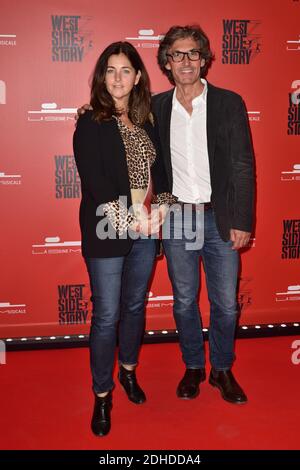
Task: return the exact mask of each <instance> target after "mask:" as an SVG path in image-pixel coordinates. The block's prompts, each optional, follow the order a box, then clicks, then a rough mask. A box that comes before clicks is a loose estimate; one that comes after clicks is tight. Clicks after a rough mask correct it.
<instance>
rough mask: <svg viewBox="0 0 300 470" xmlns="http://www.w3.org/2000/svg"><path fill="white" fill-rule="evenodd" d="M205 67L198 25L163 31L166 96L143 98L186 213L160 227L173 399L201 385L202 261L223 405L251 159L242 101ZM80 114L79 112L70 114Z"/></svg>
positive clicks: (238, 400)
mask: <svg viewBox="0 0 300 470" xmlns="http://www.w3.org/2000/svg"><path fill="white" fill-rule="evenodd" d="M212 59H213V55H212V52H211V50H210V46H209V40H208V38H207V36H206V35H205V33H204V32H203V31H202V30H201V28H199V27H198V26H173V27H171V28H170V29H169V31H168V32H167V34H166V35H165V36H164V38H163V39H162V41H161V43H160V46H159V49H158V64H159V66H160V68H161V70H162V72H163V73H164V74H166V75H167V77H168V78H169V80H170V82H171V83H172V84H173V85H175V88H173V89H172V90H170V91H167V92H164V93H160V94H158V95H156V96H154V97H153V112H154V114H155V115H156V119H157V123H158V129H159V134H160V139H161V147H162V154H163V158H164V162H165V167H166V171H167V175H168V180H169V187H170V191H171V192H172V194H173V195H174V196H175V198H176V200H177V204H176V205H177V206H178V205H179V206H180V207H181V208H182V211H183V215H185V209H186V208H188V209H189V211H186V212H188V213H189V214H192V217H189V216H187V217H185V216H183V217H182V218H181V219H180V218H178V217H174V219H173V221H172V220H171V221H170V225H171V226H172V227H171V228H172V230H171V234H172V235H173V237H171V238H168V237H166V238H165V239H164V240H163V244H164V251H165V255H166V258H167V265H168V272H169V276H170V280H171V283H172V288H173V294H174V318H175V322H176V326H177V330H178V336H179V343H180V348H181V351H182V357H183V361H184V363H185V366H186V371H185V374H184V376H183V378H182V380H181V381H180V382H179V385H178V387H177V392H176V393H177V396H178V397H179V398H183V399H193V398H196V397H197V396H198V395H199V392H200V389H199V385H200V382H202V381H204V380H205V378H206V374H205V356H204V342H203V334H202V325H201V318H200V312H199V307H198V291H199V262H200V258H202V261H203V265H204V269H205V275H206V284H207V289H208V297H209V301H210V327H209V347H210V362H211V365H212V369H211V372H210V377H209V383H210V384H211V385H213V386H214V387H217V388H218V389H219V390H220V392H221V395H222V397H223V398H224V400H226V401H229V402H231V403H235V404H242V403H246V402H247V397H246V395H245V393H244V392H243V390H242V388H241V387H240V385H239V384H238V383H237V381H236V380H235V378H234V376H233V373H232V371H231V367H232V364H233V361H234V359H235V355H234V333H235V328H236V320H237V303H236V289H237V277H238V269H239V254H238V250H239V249H240V248H243V247H245V246H246V245H247V244H248V242H249V238H250V234H251V230H252V221H253V193H254V175H253V152H252V145H251V137H250V132H249V126H248V120H247V113H246V110H245V106H244V104H243V101H242V98H241V97H240V96H239V95H237V94H236V93H233V92H231V91H228V90H224V89H221V88H217V87H214V86H213V85H211V84H209V83H208V82H207V81H206V80H205V79H204V77H205V76H206V74H207V71H208V68H209V66H210V65H211V62H212ZM88 108H89V105H86V106H84V107H82V108H80V110H78V114H81V113H82V112H84V109H88ZM199 211H201V212H202V211H203V212H204V214H203V219H204V223H199V220H200V221H201V218H199V217H197V213H198V212H199ZM191 224H192V229H193V231H194V232H195V239H197V238H201V236H202V234H203V237H204V240H203V246H202V248H198V249H196V247H195V249H192V250H190V249H186V248H187V240H186V233H187V232H188V231H189V230H190V229H191V227H190V225H191ZM177 225H178V226H177ZM179 232H180V235H181V236H180V237H178V234H179ZM200 232H201V236H200V237H199V236H198V235H199V234H200ZM203 232H204V233H203ZM189 242H191V240H189Z"/></svg>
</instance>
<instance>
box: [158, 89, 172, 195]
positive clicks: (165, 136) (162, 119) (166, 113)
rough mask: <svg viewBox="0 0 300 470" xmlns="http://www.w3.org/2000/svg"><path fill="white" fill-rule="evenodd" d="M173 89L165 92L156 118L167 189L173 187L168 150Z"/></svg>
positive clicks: (169, 149)
mask: <svg viewBox="0 0 300 470" xmlns="http://www.w3.org/2000/svg"><path fill="white" fill-rule="evenodd" d="M173 93H174V89H173V90H170V92H167V93H166V95H165V96H164V99H163V100H162V102H161V104H160V109H159V114H158V116H157V118H158V124H159V136H160V142H161V146H162V154H163V158H164V160H165V167H166V172H167V177H168V183H169V187H170V188H172V186H173V174H172V162H171V148H170V143H171V142H170V130H171V114H172V99H173Z"/></svg>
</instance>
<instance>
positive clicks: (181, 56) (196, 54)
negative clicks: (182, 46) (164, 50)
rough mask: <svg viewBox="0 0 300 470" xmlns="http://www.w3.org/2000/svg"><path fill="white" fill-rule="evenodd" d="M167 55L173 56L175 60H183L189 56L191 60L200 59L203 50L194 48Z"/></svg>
mask: <svg viewBox="0 0 300 470" xmlns="http://www.w3.org/2000/svg"><path fill="white" fill-rule="evenodd" d="M166 55H167V57H171V59H172V61H173V62H182V61H183V60H184V57H185V56H187V57H188V59H189V60H200V57H201V51H198V50H197V49H192V50H191V51H188V52H181V51H175V52H173V54H166Z"/></svg>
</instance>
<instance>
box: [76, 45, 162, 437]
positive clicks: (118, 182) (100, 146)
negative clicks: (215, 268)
mask: <svg viewBox="0 0 300 470" xmlns="http://www.w3.org/2000/svg"><path fill="white" fill-rule="evenodd" d="M90 104H91V106H92V110H89V111H86V112H85V113H84V115H82V116H81V117H80V118H79V120H78V123H77V127H76V131H75V133H74V155H75V159H76V164H77V168H78V172H79V175H80V179H81V187H82V201H81V206H80V228H81V234H82V254H83V256H84V258H85V262H86V265H87V270H88V273H89V278H90V286H91V292H92V302H93V315H92V322H91V332H90V361H91V372H92V378H93V391H94V394H95V405H94V412H93V417H92V423H91V427H92V431H93V432H94V434H95V435H97V436H104V435H106V434H107V433H108V432H109V430H110V421H111V420H110V411H111V407H112V389H113V387H114V382H113V365H114V355H115V348H116V341H117V327H119V374H118V379H119V381H120V383H121V385H122V386H123V388H124V389H125V391H126V393H127V395H128V398H129V400H131V401H132V402H134V403H136V404H141V403H143V402H144V401H145V400H146V396H145V394H144V392H143V390H142V389H141V387H140V386H139V385H138V383H137V379H136V374H135V367H136V365H137V360H138V352H139V347H140V343H141V340H142V336H143V331H144V304H145V296H146V292H147V285H148V281H149V278H150V275H151V272H152V267H153V263H154V259H155V254H156V240H155V239H154V238H149V236H150V235H151V233H157V232H158V230H159V226H160V224H161V223H162V222H163V219H164V216H165V214H166V207H167V206H166V204H165V203H166V202H167V201H168V198H169V195H168V193H167V191H168V186H167V180H166V175H165V169H164V165H163V162H162V161H161V159H160V157H159V152H158V148H159V143H158V139H157V135H156V129H155V126H154V123H153V116H152V115H151V112H150V89H149V77H148V74H147V71H146V69H145V66H144V64H143V62H142V60H141V58H140V56H139V54H138V52H137V51H136V49H135V48H134V47H133V46H132V45H131V44H130V43H128V42H116V43H113V44H111V45H109V46H108V47H107V48H106V49H105V50H104V51H103V52H102V54H101V55H100V57H99V59H98V61H97V64H96V67H95V70H94V75H93V79H92V87H91V101H90ZM149 170H151V171H149ZM151 181H152V187H153V189H154V192H155V193H156V194H157V200H158V203H159V204H160V205H159V209H157V210H156V211H152V213H151V215H149V216H148V215H147V214H146V215H145V214H144V215H143V214H142V215H140V212H141V211H139V212H138V211H136V212H134V211H131V210H129V208H130V206H131V205H132V202H139V203H141V202H143V201H144V199H145V198H146V192H147V189H149V186H150V183H151ZM119 198H120V199H119ZM96 211H97V213H96ZM99 216H100V217H99Z"/></svg>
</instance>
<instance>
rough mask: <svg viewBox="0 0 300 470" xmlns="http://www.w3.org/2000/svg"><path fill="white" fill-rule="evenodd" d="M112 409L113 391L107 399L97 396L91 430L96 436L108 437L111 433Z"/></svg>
mask: <svg viewBox="0 0 300 470" xmlns="http://www.w3.org/2000/svg"><path fill="white" fill-rule="evenodd" d="M111 409H112V393H111V391H110V392H109V393H108V394H107V395H106V396H105V397H98V395H96V394H95V405H94V412H93V417H92V423H91V428H92V431H93V433H94V434H95V435H96V436H106V434H108V433H109V431H110V411H111Z"/></svg>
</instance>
